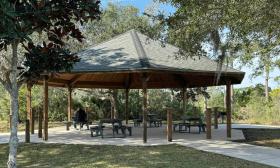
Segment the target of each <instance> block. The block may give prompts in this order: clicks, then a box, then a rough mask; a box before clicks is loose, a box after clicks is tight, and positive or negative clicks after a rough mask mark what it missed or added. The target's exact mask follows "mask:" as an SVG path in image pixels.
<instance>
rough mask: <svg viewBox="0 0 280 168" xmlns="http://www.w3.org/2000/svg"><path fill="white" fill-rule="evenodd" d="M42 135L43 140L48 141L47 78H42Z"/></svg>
mask: <svg viewBox="0 0 280 168" xmlns="http://www.w3.org/2000/svg"><path fill="white" fill-rule="evenodd" d="M43 87H44V116H43V117H44V134H43V140H45V141H47V140H48V105H49V94H48V90H49V86H48V76H44V86H43Z"/></svg>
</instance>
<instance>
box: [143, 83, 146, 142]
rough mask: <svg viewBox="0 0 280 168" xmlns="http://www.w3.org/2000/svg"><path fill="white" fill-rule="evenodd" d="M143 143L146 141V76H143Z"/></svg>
mask: <svg viewBox="0 0 280 168" xmlns="http://www.w3.org/2000/svg"><path fill="white" fill-rule="evenodd" d="M142 86H143V143H147V78H143V83H142Z"/></svg>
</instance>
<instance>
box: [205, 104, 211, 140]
mask: <svg viewBox="0 0 280 168" xmlns="http://www.w3.org/2000/svg"><path fill="white" fill-rule="evenodd" d="M205 113H206V114H205V116H206V139H211V138H212V136H211V109H209V108H207V109H206V111H205Z"/></svg>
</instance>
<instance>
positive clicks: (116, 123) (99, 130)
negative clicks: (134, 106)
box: [90, 119, 132, 138]
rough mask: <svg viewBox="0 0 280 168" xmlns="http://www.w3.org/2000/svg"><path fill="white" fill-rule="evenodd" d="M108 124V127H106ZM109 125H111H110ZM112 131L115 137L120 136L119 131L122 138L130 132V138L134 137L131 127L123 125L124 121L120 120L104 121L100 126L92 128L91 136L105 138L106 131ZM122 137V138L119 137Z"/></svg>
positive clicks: (101, 121)
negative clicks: (107, 129) (106, 129)
mask: <svg viewBox="0 0 280 168" xmlns="http://www.w3.org/2000/svg"><path fill="white" fill-rule="evenodd" d="M106 124H107V125H106ZM108 124H109V125H108ZM105 128H109V129H112V133H113V137H116V134H117V135H118V134H119V130H120V131H121V133H122V136H121V137H126V131H128V133H129V136H131V135H132V128H131V127H130V126H126V125H122V121H121V120H119V119H102V120H100V122H99V124H97V125H93V126H91V127H90V131H91V136H92V137H94V136H101V137H102V138H104V134H103V132H104V129H105ZM118 137H120V136H118Z"/></svg>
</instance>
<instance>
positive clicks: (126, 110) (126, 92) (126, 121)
mask: <svg viewBox="0 0 280 168" xmlns="http://www.w3.org/2000/svg"><path fill="white" fill-rule="evenodd" d="M128 94H129V89H125V123H126V125H128V118H129V114H128Z"/></svg>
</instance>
